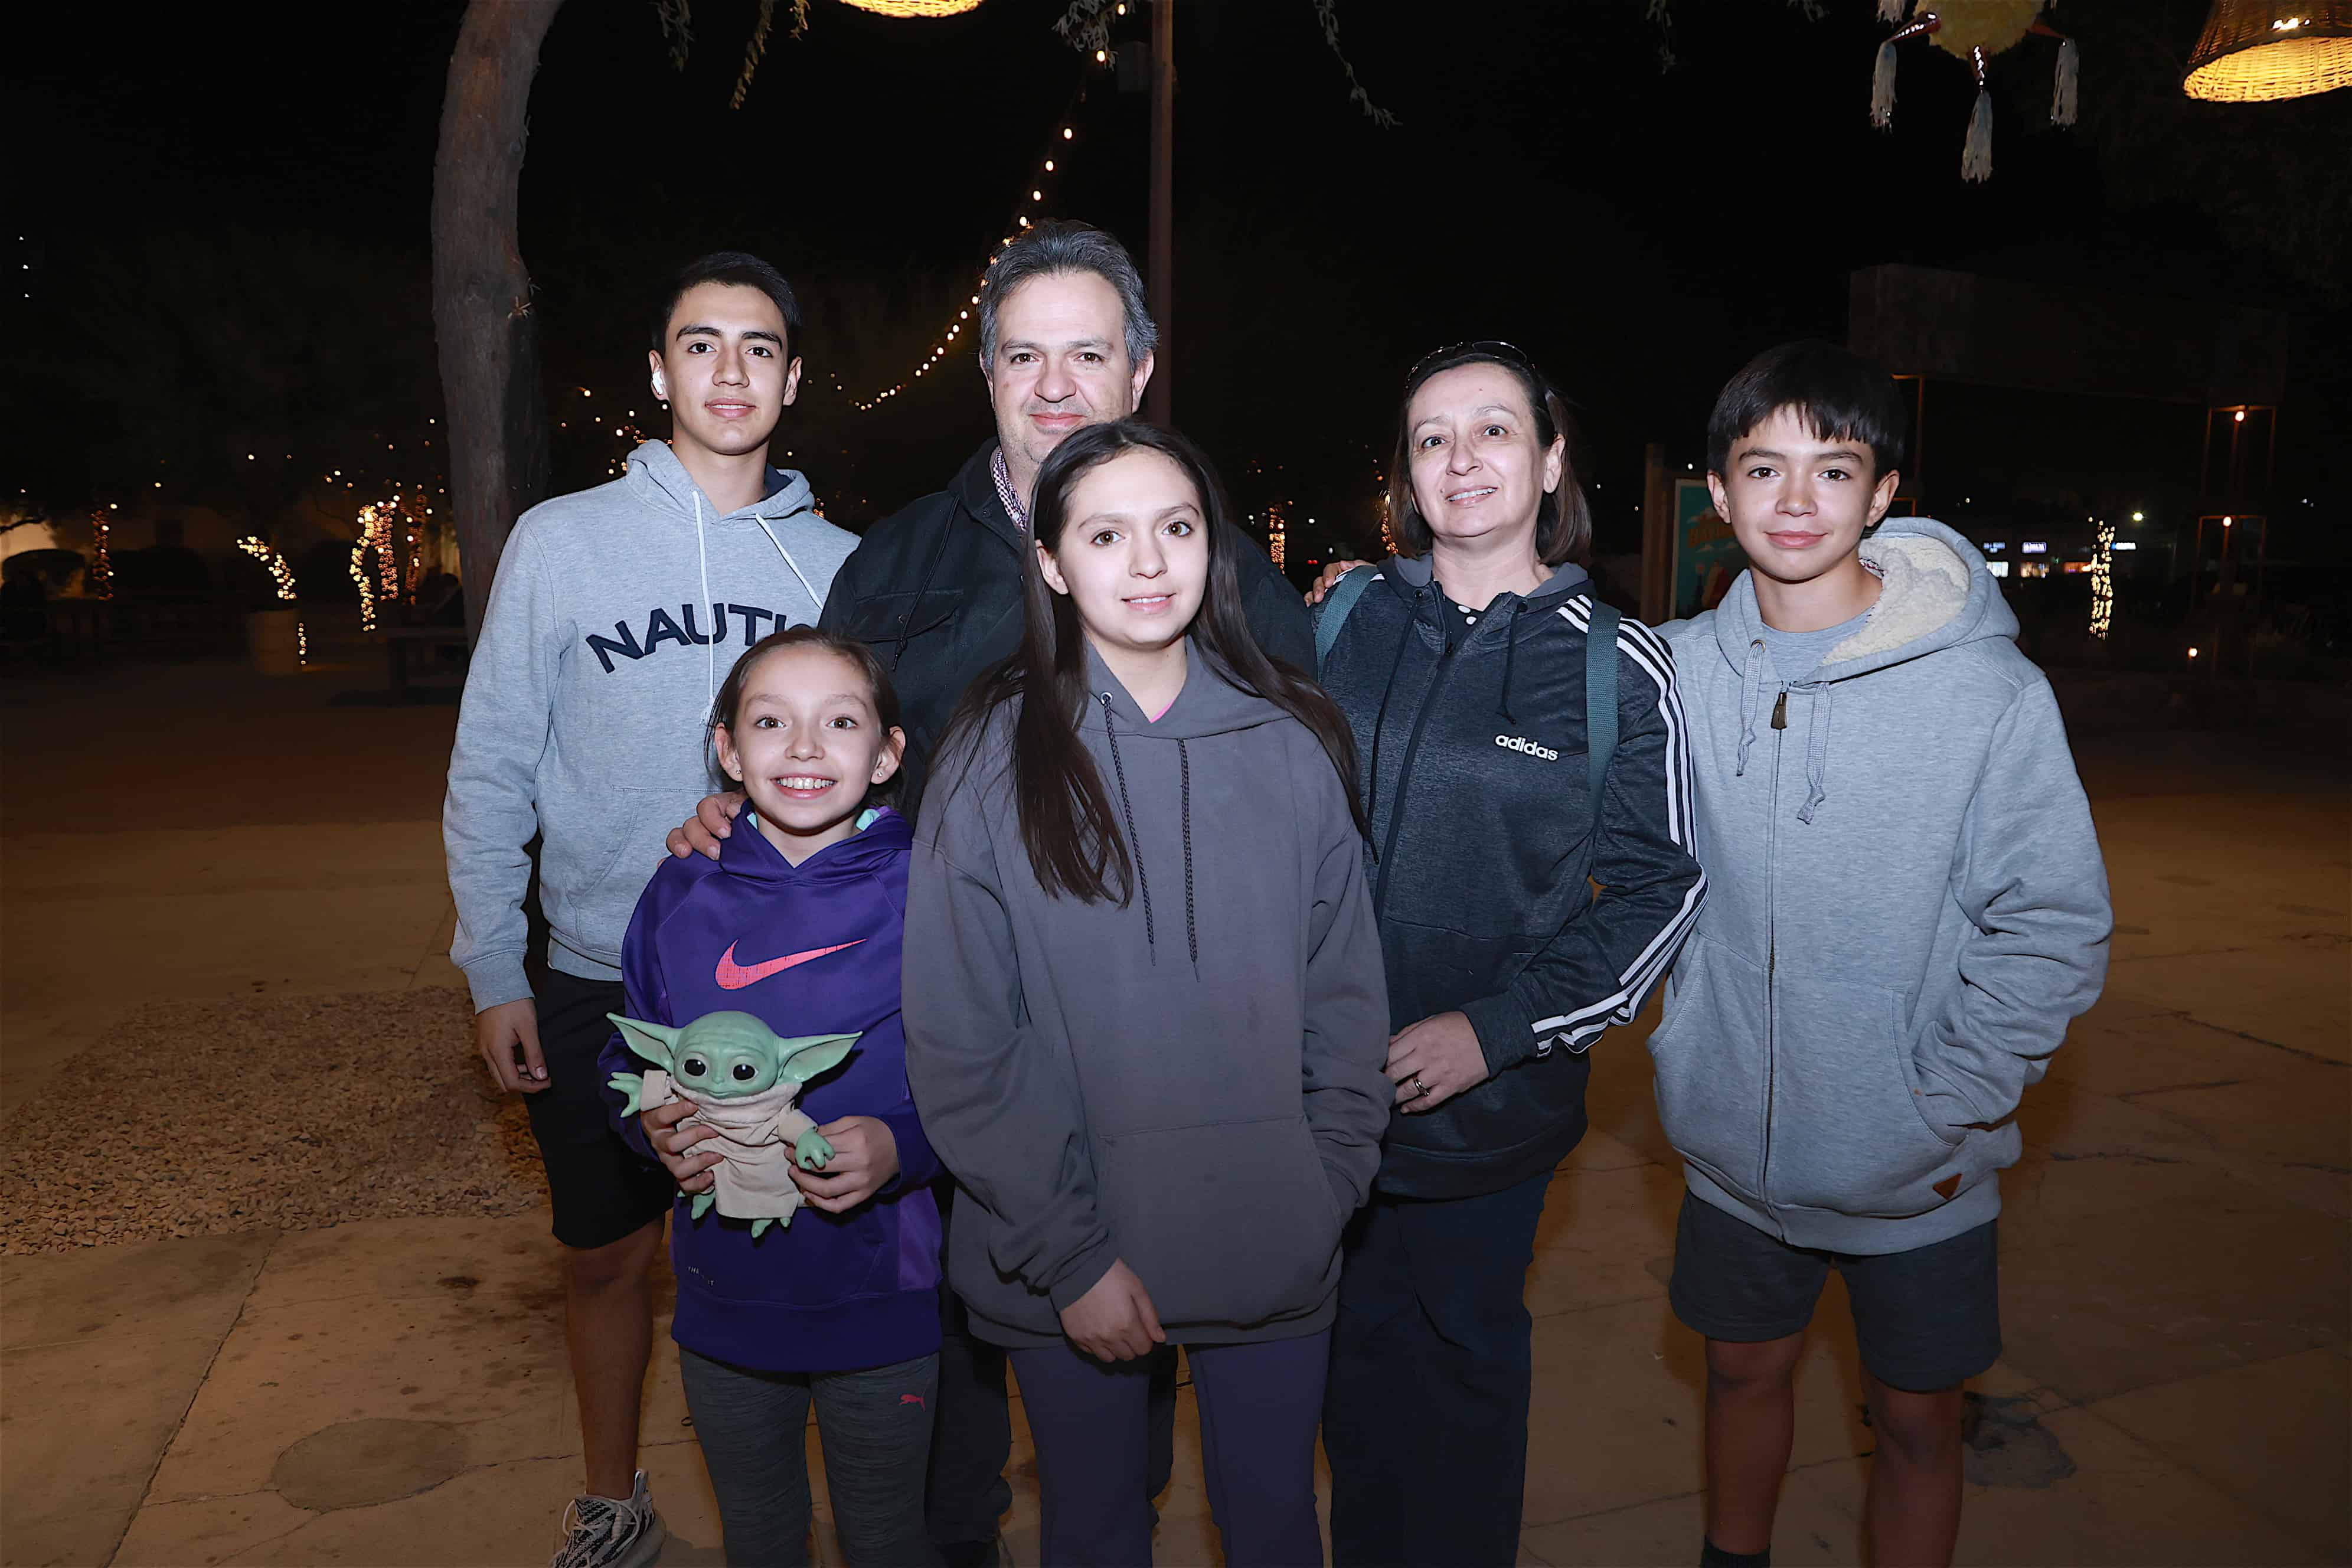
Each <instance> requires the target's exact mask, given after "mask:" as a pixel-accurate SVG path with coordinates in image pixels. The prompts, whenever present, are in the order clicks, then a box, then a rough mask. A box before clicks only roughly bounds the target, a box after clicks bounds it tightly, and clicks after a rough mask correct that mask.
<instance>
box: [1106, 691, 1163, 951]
mask: <svg viewBox="0 0 2352 1568" xmlns="http://www.w3.org/2000/svg"><path fill="white" fill-rule="evenodd" d="M1095 700H1096V701H1097V702H1099V703H1101V704H1102V710H1103V732H1104V733H1105V734H1107V735H1108V736H1109V737H1110V771H1111V772H1112V773H1113V774H1115V775H1116V776H1117V777H1118V814H1119V816H1121V817H1122V818H1124V819H1125V820H1126V822H1127V846H1128V853H1129V855H1131V856H1133V857H1134V858H1135V881H1136V885H1137V886H1138V887H1139V888H1140V889H1142V890H1143V944H1144V945H1145V946H1146V947H1148V948H1150V950H1151V962H1152V963H1159V962H1160V935H1159V931H1158V930H1157V929H1156V928H1155V927H1154V926H1153V925H1152V922H1151V876H1150V873H1149V872H1148V871H1146V870H1145V869H1144V868H1143V841H1142V840H1141V839H1139V838H1138V837H1136V836H1135V807H1134V806H1133V805H1130V804H1129V801H1128V798H1127V764H1126V763H1122V762H1120V761H1119V757H1118V714H1116V713H1115V712H1113V711H1112V710H1111V705H1110V693H1109V692H1108V691H1097V692H1096V693H1095Z"/></svg>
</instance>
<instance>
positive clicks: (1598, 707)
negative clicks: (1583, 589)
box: [1584, 596, 1622, 832]
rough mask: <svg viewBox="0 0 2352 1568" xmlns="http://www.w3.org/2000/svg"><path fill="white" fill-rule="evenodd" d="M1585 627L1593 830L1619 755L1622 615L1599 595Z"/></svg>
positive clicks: (1588, 770)
mask: <svg viewBox="0 0 2352 1568" xmlns="http://www.w3.org/2000/svg"><path fill="white" fill-rule="evenodd" d="M1588 602H1589V603H1590V604H1591V606H1592V612H1591V619H1590V620H1589V621H1588V622H1587V623H1586V624H1585V628H1584V756H1585V763H1584V769H1585V792H1586V794H1588V795H1590V796H1591V821H1592V824H1593V826H1594V831H1595V832H1598V831H1599V828H1600V823H1601V792H1602V791H1603V789H1605V788H1606V787H1607V785H1608V783H1609V764H1610V763H1612V762H1614V761H1615V760H1616V757H1617V626H1618V622H1619V621H1620V620H1621V619H1622V616H1619V615H1618V614H1617V612H1616V611H1615V610H1612V609H1611V608H1610V607H1609V606H1608V605H1604V604H1602V603H1601V600H1600V599H1599V598H1598V597H1597V596H1596V597H1594V598H1592V599H1591V600H1590V601H1588Z"/></svg>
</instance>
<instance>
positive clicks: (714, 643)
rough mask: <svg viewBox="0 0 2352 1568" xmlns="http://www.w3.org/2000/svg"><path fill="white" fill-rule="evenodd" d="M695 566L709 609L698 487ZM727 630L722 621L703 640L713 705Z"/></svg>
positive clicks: (707, 696) (707, 692)
mask: <svg viewBox="0 0 2352 1568" xmlns="http://www.w3.org/2000/svg"><path fill="white" fill-rule="evenodd" d="M694 564H695V569H696V570H697V571H698V572H700V573H701V574H702V603H703V605H704V607H705V608H709V606H710V551H709V547H708V546H706V545H705V544H704V543H703V542H702V489H701V487H700V486H697V487H696V488H695V491H694ZM688 624H689V625H691V624H692V623H690V622H689V623H688ZM726 629H727V623H726V622H724V621H720V622H719V624H718V625H717V626H713V627H711V628H710V635H709V637H705V638H703V639H702V700H703V701H705V702H707V703H710V704H713V705H716V704H717V703H718V701H719V635H720V634H721V633H722V632H724V631H725V630H726Z"/></svg>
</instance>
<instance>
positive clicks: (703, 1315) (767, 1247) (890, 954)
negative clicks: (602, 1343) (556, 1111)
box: [599, 808, 940, 1372]
mask: <svg viewBox="0 0 2352 1568" xmlns="http://www.w3.org/2000/svg"><path fill="white" fill-rule="evenodd" d="M744 826H745V827H746V829H748V830H747V831H743V832H739V833H736V834H733V835H731V836H730V837H728V838H727V839H726V840H725V841H724V843H723V845H722V847H721V848H720V850H719V859H718V860H717V861H716V862H713V861H710V860H709V859H706V858H703V857H701V856H699V855H697V856H693V857H691V858H687V859H683V860H679V859H670V860H665V861H664V862H663V863H662V866H661V869H660V870H658V871H656V873H655V874H654V879H653V881H652V882H651V883H650V884H649V885H648V886H647V887H646V891H645V896H644V897H642V898H640V899H639V900H637V907H636V912H635V913H634V914H633V915H631V916H630V917H629V931H628V935H627V937H626V938H625V941H624V942H622V946H621V975H622V980H623V982H624V984H625V985H626V986H627V988H628V995H629V1016H631V1017H635V1018H645V1019H648V1020H651V1021H653V1022H656V1023H663V1024H686V1023H691V1022H692V1021H693V1020H694V1019H696V1018H698V1017H700V1016H703V1015H704V1014H705V1013H717V1012H726V1011H731V1012H739V1013H750V1014H752V1015H754V1016H757V1017H759V1018H760V1019H761V1021H762V1022H763V1023H765V1024H766V1025H767V1026H769V1027H770V1028H772V1029H773V1030H775V1031H776V1033H777V1034H779V1035H787V1036H790V1035H824V1034H846V1033H849V1032H850V1031H853V1030H856V1031H859V1032H860V1033H861V1036H862V1037H861V1038H860V1039H859V1040H858V1042H857V1046H856V1049H855V1050H853V1051H852V1052H851V1053H850V1056H849V1060H848V1062H847V1063H846V1064H845V1065H844V1066H843V1067H841V1068H837V1069H835V1071H833V1072H831V1073H828V1074H826V1075H825V1076H824V1077H823V1078H820V1079H818V1080H817V1081H816V1083H815V1084H814V1085H813V1086H811V1087H810V1088H808V1089H804V1090H803V1091H802V1094H801V1098H800V1101H799V1104H800V1107H801V1109H802V1110H805V1111H806V1112H808V1114H809V1115H810V1116H811V1117H812V1118H814V1120H815V1121H816V1122H817V1123H818V1124H819V1125H820V1126H822V1125H824V1123H826V1122H829V1121H834V1120H835V1119H836V1118H839V1117H843V1116H871V1117H874V1118H877V1120H879V1121H884V1122H887V1123H888V1124H889V1128H890V1131H891V1133H892V1135H893V1136H894V1137H896V1138H897V1140H898V1167H899V1169H898V1175H897V1176H896V1177H895V1178H893V1179H892V1180H891V1182H890V1183H889V1184H887V1186H885V1187H884V1188H883V1189H882V1190H881V1191H880V1192H879V1193H877V1194H875V1195H874V1197H872V1198H871V1199H869V1200H868V1201H866V1203H863V1204H860V1205H858V1206H857V1207H856V1208H855V1209H853V1210H851V1211H850V1212H849V1213H847V1214H845V1215H832V1214H827V1213H825V1212H824V1210H823V1209H819V1208H814V1207H809V1206H805V1205H804V1206H803V1207H802V1209H801V1210H800V1212H799V1213H798V1214H796V1215H793V1222H792V1224H791V1225H789V1226H771V1227H770V1228H769V1230H768V1231H767V1233H766V1234H765V1235H763V1236H761V1237H760V1239H759V1240H757V1241H754V1240H752V1239H751V1222H750V1221H748V1220H738V1219H729V1218H727V1217H725V1216H724V1215H720V1214H719V1212H718V1211H717V1210H715V1209H714V1210H712V1211H711V1212H710V1213H709V1214H706V1215H703V1216H702V1218H701V1219H699V1220H697V1219H694V1218H691V1217H690V1212H689V1208H688V1201H687V1200H686V1199H685V1197H684V1195H683V1194H681V1195H680V1199H679V1201H678V1202H677V1204H676V1205H674V1206H673V1207H672V1209H671V1211H670V1231H669V1234H670V1258H671V1261H672V1264H673V1265H674V1267H675V1268H676V1269H677V1317H676V1318H675V1319H674V1320H673V1321H672V1325H671V1330H670V1332H671V1335H672V1337H673V1338H675V1339H676V1340H677V1342H678V1343H679V1344H681V1345H684V1346H685V1347H686V1348H687V1349H688V1350H690V1351H694V1352H697V1353H698V1354H701V1355H706V1356H709V1357H710V1358H711V1359H712V1360H714V1361H723V1362H729V1363H733V1364H735V1365H737V1366H746V1367H756V1368H759V1369H761V1370H763V1371H771V1372H840V1371H847V1370H851V1369H855V1368H860V1367H871V1366H886V1365H888V1364H889V1363H893V1362H901V1361H908V1360H911V1359H913V1358H914V1357H916V1356H921V1355H929V1353H931V1352H933V1351H935V1350H937V1349H938V1348H939V1344H940V1308H939V1282H940V1211H939V1205H938V1203H937V1201H936V1200H935V1199H934V1197H933V1196H932V1193H931V1186H930V1184H931V1182H932V1181H933V1180H934V1179H935V1178H936V1177H937V1176H938V1175H939V1174H940V1163H939V1157H938V1156H937V1155H936V1154H934V1153H932V1152H931V1145H930V1141H929V1139H928V1138H926V1137H924V1135H923V1126H922V1123H921V1121H919V1120H918V1119H917V1117H916V1115H915V1102H914V1098H913V1096H912V1095H910V1094H909V1093H908V1089H907V1058H906V1052H907V1037H906V1032H905V1029H904V1027H903V1026H901V1024H900V1022H899V1016H898V966H899V960H900V954H901V949H902V946H903V941H902V939H903V935H904V932H905V930H906V909H907V867H908V859H909V856H910V851H911V848H912V846H913V837H914V836H913V831H912V829H910V828H909V827H908V824H907V819H906V818H905V817H903V816H899V815H898V813H897V812H895V811H891V810H888V809H887V808H885V809H883V810H881V811H879V812H877V813H876V814H874V816H873V820H872V821H871V822H869V823H868V825H867V826H866V827H865V829H864V830H863V831H861V832H858V833H856V834H853V835H851V836H850V837H847V838H845V839H843V840H842V841H841V842H840V843H838V844H830V845H827V846H826V847H824V848H823V849H820V850H818V851H817V852H816V853H815V854H814V855H812V856H810V857H809V858H807V859H806V860H804V861H803V862H802V863H801V864H800V865H798V866H794V865H793V864H792V863H791V862H789V861H787V860H786V859H785V858H783V856H782V855H781V854H779V853H777V851H776V847H775V846H774V845H772V844H770V843H769V842H768V840H767V837H766V836H765V835H763V834H761V833H760V832H759V831H758V830H757V829H756V828H753V827H751V818H750V817H749V816H746V817H745V819H744ZM646 1065H647V1064H646V1062H644V1061H643V1060H641V1059H640V1058H638V1057H637V1056H636V1055H635V1053H634V1052H632V1051H630V1050H629V1048H628V1047H626V1046H625V1045H623V1044H622V1043H621V1039H620V1036H619V1035H618V1033H617V1032H616V1033H615V1034H614V1037H613V1038H612V1040H611V1041H610V1042H608V1043H607V1044H606V1046H605V1047H604V1059H603V1062H602V1066H601V1069H600V1075H599V1076H600V1077H602V1078H603V1079H605V1080H607V1081H608V1082H609V1080H610V1079H611V1078H612V1075H613V1074H614V1073H616V1072H641V1071H643V1070H644V1069H645V1068H646ZM605 1100H606V1104H607V1105H608V1107H609V1108H610V1110H611V1112H612V1116H613V1122H614V1127H615V1128H617V1129H618V1130H619V1131H620V1134H621V1137H622V1139H623V1140H624V1141H625V1142H627V1143H628V1145H629V1146H630V1147H631V1148H632V1149H634V1150H635V1151H636V1152H638V1153H640V1154H642V1155H644V1156H645V1157H646V1158H647V1159H651V1158H653V1151H652V1150H651V1149H650V1148H649V1147H648V1146H647V1145H646V1136H645V1130H644V1129H643V1128H642V1127H641V1126H639V1125H638V1122H637V1119H636V1118H635V1117H634V1116H623V1115H622V1114H621V1106H622V1104H623V1100H622V1097H621V1096H620V1095H619V1094H617V1093H615V1092H614V1091H613V1090H612V1089H606V1090H605Z"/></svg>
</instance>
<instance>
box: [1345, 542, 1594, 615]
mask: <svg viewBox="0 0 2352 1568" xmlns="http://www.w3.org/2000/svg"><path fill="white" fill-rule="evenodd" d="M1381 574H1382V575H1383V576H1386V577H1388V578H1389V579H1391V581H1393V582H1398V583H1402V584H1405V585H1406V586H1408V587H1409V588H1412V590H1413V591H1414V592H1415V593H1418V592H1419V591H1420V590H1422V589H1424V588H1428V587H1431V586H1433V585H1435V584H1436V581H1437V567H1436V563H1435V562H1434V561H1433V560H1432V559H1431V558H1430V557H1429V556H1426V555H1391V556H1390V557H1389V558H1388V559H1387V560H1386V561H1384V562H1382V563H1381ZM1591 581H1592V578H1591V574H1588V573H1587V572H1586V571H1585V570H1584V568H1583V567H1581V566H1579V565H1578V564H1577V563H1575V562H1573V561H1570V562H1569V563H1565V564H1564V565H1559V566H1555V567H1553V568H1552V573H1551V575H1550V576H1549V577H1547V578H1545V579H1544V580H1543V582H1542V583H1541V584H1538V586H1537V587H1536V589H1535V591H1534V592H1532V593H1528V594H1519V595H1510V594H1506V595H1502V599H1515V600H1516V601H1517V603H1518V604H1520V605H1525V606H1527V608H1528V609H1529V610H1554V609H1558V608H1559V605H1560V604H1561V602H1562V601H1564V600H1566V599H1568V598H1570V596H1572V595H1575V594H1576V593H1577V592H1579V591H1580V590H1581V589H1582V588H1583V587H1584V585H1585V584H1588V583H1590V582H1591ZM1502 599H1498V600H1496V603H1497V604H1499V603H1501V602H1502Z"/></svg>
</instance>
